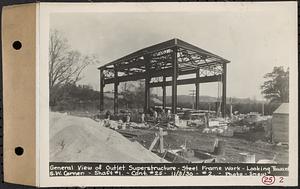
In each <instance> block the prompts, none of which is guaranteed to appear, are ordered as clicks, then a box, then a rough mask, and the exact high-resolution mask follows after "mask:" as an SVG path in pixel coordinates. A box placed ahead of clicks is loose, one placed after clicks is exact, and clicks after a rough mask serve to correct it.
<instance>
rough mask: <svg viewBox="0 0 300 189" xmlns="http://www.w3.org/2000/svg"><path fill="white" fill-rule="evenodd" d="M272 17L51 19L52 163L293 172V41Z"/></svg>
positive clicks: (206, 14)
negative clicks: (236, 166) (289, 167)
mask: <svg viewBox="0 0 300 189" xmlns="http://www.w3.org/2000/svg"><path fill="white" fill-rule="evenodd" d="M225 7H226V6H225ZM263 7H264V9H260V8H258V9H256V8H255V7H252V6H243V4H241V5H240V7H239V9H234V10H235V11H230V10H229V11H226V8H224V9H223V10H221V11H220V10H215V11H214V10H213V9H212V10H211V11H205V10H203V11H190V12H189V11H180V12H176V11H165V12H164V11H160V12H158V11H151V10H148V11H137V12H134V11H133V12H128V11H124V12H122V11H118V12H117V11H114V12H70V11H68V12H55V13H51V14H50V16H49V18H50V19H49V23H50V24H49V26H50V28H49V29H50V31H49V65H48V67H49V69H48V72H49V110H50V113H49V161H50V162H95V163H98V162H101V163H171V164H172V163H204V164H205V163H216V164H217V163H250V164H287V163H288V162H289V144H290V142H291V141H289V129H290V124H289V114H290V111H289V92H290V86H289V78H290V76H289V73H290V65H291V64H293V63H294V62H293V57H294V54H293V53H294V51H289V50H288V49H289V48H290V46H291V44H293V41H294V38H293V34H294V31H293V30H291V29H290V27H285V26H286V25H287V24H288V23H290V22H291V20H288V19H287V18H285V17H283V16H282V15H284V14H286V13H287V10H288V9H286V8H285V7H284V6H283V7H280V6H263Z"/></svg>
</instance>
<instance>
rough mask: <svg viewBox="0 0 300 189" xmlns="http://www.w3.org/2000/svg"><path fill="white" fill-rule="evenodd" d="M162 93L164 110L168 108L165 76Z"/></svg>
mask: <svg viewBox="0 0 300 189" xmlns="http://www.w3.org/2000/svg"><path fill="white" fill-rule="evenodd" d="M162 91H163V97H162V101H163V109H165V108H166V77H165V76H163V82H162Z"/></svg>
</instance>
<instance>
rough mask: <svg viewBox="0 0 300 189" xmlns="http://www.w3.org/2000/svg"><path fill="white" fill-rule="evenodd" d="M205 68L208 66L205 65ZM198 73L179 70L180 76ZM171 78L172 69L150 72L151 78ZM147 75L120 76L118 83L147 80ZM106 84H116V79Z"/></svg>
mask: <svg viewBox="0 0 300 189" xmlns="http://www.w3.org/2000/svg"><path fill="white" fill-rule="evenodd" d="M203 66H206V64H203ZM194 73H196V70H195V69H192V70H179V72H178V75H188V74H194ZM162 76H165V77H170V76H172V68H167V69H162V70H151V71H150V77H162ZM145 77H146V74H145V72H142V73H136V74H133V75H126V76H119V77H118V82H126V81H136V80H139V79H145ZM104 83H105V84H111V83H115V78H106V79H105V80H104Z"/></svg>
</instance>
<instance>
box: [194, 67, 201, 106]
mask: <svg viewBox="0 0 300 189" xmlns="http://www.w3.org/2000/svg"><path fill="white" fill-rule="evenodd" d="M196 79H197V80H198V79H199V69H197V70H196ZM195 85H196V110H199V93H200V91H199V88H200V84H199V83H198V82H197V83H195Z"/></svg>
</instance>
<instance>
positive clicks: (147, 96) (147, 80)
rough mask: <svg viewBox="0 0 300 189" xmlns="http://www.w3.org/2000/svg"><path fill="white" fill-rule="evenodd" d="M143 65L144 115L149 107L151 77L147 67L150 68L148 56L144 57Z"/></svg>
mask: <svg viewBox="0 0 300 189" xmlns="http://www.w3.org/2000/svg"><path fill="white" fill-rule="evenodd" d="M144 59H145V61H144V64H145V68H146V73H145V74H144V75H145V101H144V113H147V112H148V111H149V107H150V80H151V76H150V73H149V66H150V57H149V56H148V55H144Z"/></svg>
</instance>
